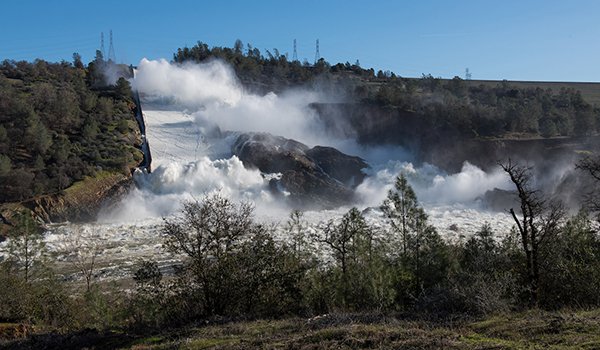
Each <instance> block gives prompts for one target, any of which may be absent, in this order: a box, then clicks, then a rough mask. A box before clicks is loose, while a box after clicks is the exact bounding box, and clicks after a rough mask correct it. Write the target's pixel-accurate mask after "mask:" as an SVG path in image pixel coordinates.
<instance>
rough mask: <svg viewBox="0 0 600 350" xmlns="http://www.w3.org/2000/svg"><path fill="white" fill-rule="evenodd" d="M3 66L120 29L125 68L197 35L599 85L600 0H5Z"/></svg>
mask: <svg viewBox="0 0 600 350" xmlns="http://www.w3.org/2000/svg"><path fill="white" fill-rule="evenodd" d="M1 17H2V19H1V20H0V59H7V58H8V59H16V60H21V59H24V60H33V59H35V58H43V59H46V60H49V61H60V60H62V59H65V60H68V61H71V57H72V53H73V52H75V51H77V52H79V53H80V54H81V55H82V56H83V59H84V61H85V62H88V61H90V60H91V59H92V58H93V56H94V52H95V50H96V49H97V48H99V46H100V32H104V35H105V46H106V51H107V52H108V44H109V42H108V32H109V30H110V29H112V30H113V35H114V47H115V51H116V56H117V61H119V62H125V63H134V64H135V63H136V62H139V60H140V59H141V58H143V57H147V58H149V59H156V58H166V59H171V58H172V54H173V52H175V51H176V49H177V48H178V47H182V46H185V45H188V46H192V45H194V44H195V43H196V42H197V41H198V40H200V41H204V42H206V43H207V44H209V45H210V46H232V45H233V43H234V41H235V40H236V39H238V38H239V39H241V40H242V41H243V42H244V44H245V43H251V44H252V45H253V46H255V47H258V48H259V49H260V50H261V51H262V52H263V53H264V50H265V49H270V50H271V49H273V48H277V49H279V51H280V52H281V53H285V52H288V53H289V55H290V57H291V55H292V52H293V40H294V39H297V42H298V57H299V58H300V59H304V58H306V59H308V60H309V61H311V62H312V60H313V59H314V56H315V40H316V39H317V38H318V39H319V41H320V52H321V56H322V57H324V58H325V59H326V60H327V61H329V62H330V63H337V62H346V61H349V62H351V63H354V62H355V61H356V60H357V59H358V60H359V61H360V63H361V65H362V66H363V67H367V68H369V67H373V68H375V69H376V70H378V69H382V70H391V71H393V72H395V73H397V74H399V75H401V76H407V77H418V76H421V74H422V73H425V74H429V73H430V74H432V75H433V76H436V77H437V76H441V77H444V78H451V77H453V76H455V75H458V76H464V73H465V68H467V67H468V68H469V69H470V71H471V72H472V75H473V79H509V80H550V81H600V1H595V0H562V1H557V0H530V1H527V0H521V1H516V0H502V1H498V0H496V1H488V0H472V1H467V0H465V1H461V0H454V1H452V0H446V1H443V0H438V1H434V0H414V1H401V0H398V1H385V0H372V1H353V0H347V1H327V0H320V1H313V0H302V1H284V0H276V1H272V0H265V1H261V0H247V1H242V0H239V1H225V0H223V1H217V0H212V1H186V0H179V1H166V0H162V1H152V0H146V1H116V0H105V1H83V0H80V1H67V0H64V1H60V0H55V1H48V0H45V1H43V0H40V1H32V0H18V1H17V0H14V1H6V2H3V3H2V16H1Z"/></svg>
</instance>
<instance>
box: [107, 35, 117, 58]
mask: <svg viewBox="0 0 600 350" xmlns="http://www.w3.org/2000/svg"><path fill="white" fill-rule="evenodd" d="M108 59H109V60H110V61H113V63H117V58H116V57H115V47H114V46H113V35H112V29H111V30H110V45H109V47H108Z"/></svg>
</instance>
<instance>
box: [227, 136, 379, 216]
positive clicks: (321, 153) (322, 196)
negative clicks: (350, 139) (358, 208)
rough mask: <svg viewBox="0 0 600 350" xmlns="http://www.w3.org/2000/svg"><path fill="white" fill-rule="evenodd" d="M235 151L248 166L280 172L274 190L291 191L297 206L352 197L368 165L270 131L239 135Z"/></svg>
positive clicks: (333, 202)
mask: <svg viewBox="0 0 600 350" xmlns="http://www.w3.org/2000/svg"><path fill="white" fill-rule="evenodd" d="M232 152H233V154H234V155H236V156H237V157H238V158H240V160H241V161H242V162H243V163H244V165H245V166H246V167H253V168H258V169H259V170H260V171H261V172H263V173H281V175H282V176H281V177H280V178H277V179H272V180H271V182H270V186H271V189H272V190H273V192H275V193H279V194H281V195H284V194H285V195H288V199H289V201H290V202H291V203H290V204H292V205H293V206H295V207H300V208H306V207H309V206H311V207H321V208H332V207H337V206H340V205H343V204H347V203H349V202H350V201H352V199H353V197H354V188H355V187H356V186H357V185H358V184H360V183H361V182H362V180H363V179H364V176H365V175H364V174H363V173H362V171H361V170H362V169H364V168H367V167H368V165H367V164H366V163H365V162H364V161H363V160H362V159H361V158H358V157H353V156H349V155H347V154H344V153H342V152H340V151H338V150H336V149H335V148H331V147H320V146H317V147H314V148H312V149H309V148H308V147H307V146H306V145H304V144H302V143H300V142H297V141H294V140H290V139H286V138H284V137H280V136H273V135H270V134H267V133H246V134H242V135H240V136H239V137H238V139H237V140H236V142H235V143H234V145H233V147H232Z"/></svg>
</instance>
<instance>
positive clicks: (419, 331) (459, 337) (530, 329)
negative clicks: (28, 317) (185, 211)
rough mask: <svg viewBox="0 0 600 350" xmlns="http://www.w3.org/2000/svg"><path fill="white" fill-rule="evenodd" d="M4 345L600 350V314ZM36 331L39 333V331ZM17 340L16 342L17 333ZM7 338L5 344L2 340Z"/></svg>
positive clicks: (295, 324)
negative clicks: (599, 349)
mask: <svg viewBox="0 0 600 350" xmlns="http://www.w3.org/2000/svg"><path fill="white" fill-rule="evenodd" d="M12 328H15V329H17V331H16V333H11V332H9V331H6V332H4V333H3V334H2V333H0V346H5V347H6V348H8V349H17V348H34V347H35V346H36V345H40V344H42V341H43V340H46V343H45V344H46V345H48V344H49V343H48V342H47V340H48V339H52V342H51V344H52V345H54V346H56V347H57V348H64V349H74V348H80V347H81V346H89V348H98V349H99V348H103V349H137V350H141V349H144V350H159V349H357V348H362V349H598V348H600V309H596V310H591V311H579V312H573V311H561V312H545V311H540V310H530V311H527V312H521V313H510V314H503V315H497V316H491V317H488V318H484V319H480V320H463V321H460V320H459V321H449V320H445V321H426V320H418V319H417V320H414V319H413V320H410V319H402V318H399V317H390V316H383V315H364V314H363V315H349V314H337V315H325V316H319V317H315V318H311V319H302V318H291V319H282V320H258V321H245V322H229V323H223V324H214V325H211V324H208V325H202V326H197V327H190V328H186V329H178V330H171V331H164V332H162V333H160V334H155V335H152V336H145V337H140V336H136V335H132V334H124V333H120V332H106V333H95V332H92V333H90V332H83V333H78V334H75V335H74V334H70V335H68V336H62V337H61V336H59V335H56V334H55V335H47V334H46V335H41V334H38V335H33V336H31V337H30V338H28V339H27V340H19V339H15V338H18V337H19V336H20V333H19V327H18V325H11V324H3V325H2V324H0V329H12ZM32 332H33V333H35V330H32ZM11 334H13V335H15V337H14V338H12V339H10V338H11V337H10V335H11ZM1 335H4V340H2V339H1Z"/></svg>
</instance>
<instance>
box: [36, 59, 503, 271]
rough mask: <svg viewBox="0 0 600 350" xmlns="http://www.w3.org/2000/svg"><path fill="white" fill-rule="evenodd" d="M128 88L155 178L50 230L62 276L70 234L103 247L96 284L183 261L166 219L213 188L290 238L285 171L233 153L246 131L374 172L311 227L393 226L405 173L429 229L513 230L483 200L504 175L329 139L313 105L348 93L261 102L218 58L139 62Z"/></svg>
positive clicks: (310, 92) (302, 93)
mask: <svg viewBox="0 0 600 350" xmlns="http://www.w3.org/2000/svg"><path fill="white" fill-rule="evenodd" d="M132 84H133V86H134V87H135V88H137V89H138V91H139V92H140V94H141V96H142V104H143V108H144V116H145V121H146V133H147V139H148V141H149V145H150V147H151V149H152V156H153V163H152V168H153V172H152V173H150V174H147V173H144V172H141V171H137V172H136V173H135V175H134V176H135V182H136V187H135V188H134V189H132V190H131V191H130V193H129V195H128V196H127V197H126V198H124V199H123V200H122V202H121V203H119V204H118V205H117V206H116V207H113V208H111V209H107V210H105V211H104V212H102V213H101V214H100V215H99V218H98V220H97V222H95V223H89V224H81V225H80V224H69V223H66V224H60V225H58V224H57V225H54V226H52V227H51V228H50V229H49V231H48V232H47V234H46V236H45V237H46V243H47V246H48V248H49V250H50V251H52V252H53V253H54V255H55V256H56V257H57V260H58V261H59V264H61V265H63V266H64V267H65V271H68V268H67V266H69V261H70V260H71V259H73V245H72V244H70V242H72V239H70V238H69V237H71V236H73V235H79V236H82V237H83V238H84V239H86V240H87V241H89V242H93V244H96V245H98V246H99V247H100V252H101V253H100V254H99V256H98V258H97V259H98V261H99V262H98V266H100V268H99V269H98V271H99V275H100V276H99V278H108V279H114V278H119V277H122V276H126V275H128V274H129V273H131V270H132V269H133V267H134V265H135V263H136V262H137V261H138V260H139V259H140V258H153V259H157V260H158V261H159V262H160V264H161V265H162V266H168V265H169V264H171V263H172V262H173V261H175V260H177V259H178V257H176V256H170V255H169V254H167V253H165V252H164V251H163V250H162V248H161V246H162V244H161V243H162V238H161V236H160V227H161V224H162V218H163V217H168V216H170V215H176V214H177V212H178V209H179V208H180V206H181V202H182V201H183V200H194V199H198V198H201V197H202V196H204V195H206V194H208V193H212V192H217V191H218V192H220V193H221V194H223V195H226V196H228V197H231V198H232V199H234V200H250V201H252V202H254V203H255V206H256V211H255V216H256V219H257V220H258V221H261V222H266V223H273V224H276V225H278V227H279V229H278V230H279V231H278V232H281V237H282V239H285V237H284V236H285V233H284V232H283V231H284V230H283V228H284V226H285V223H286V221H287V218H288V215H289V213H290V211H291V210H292V208H291V206H289V205H288V204H287V203H289V202H288V201H286V195H288V193H287V192H286V189H285V188H279V191H280V192H281V193H280V195H278V194H276V193H275V194H274V190H273V186H269V183H270V181H271V180H273V179H277V177H278V176H281V174H277V173H270V174H267V173H261V172H260V171H259V170H258V169H252V168H249V167H244V164H243V162H242V161H241V160H240V159H239V158H238V157H237V156H235V155H233V153H232V146H233V144H234V142H235V141H236V139H237V138H238V137H239V135H241V134H242V133H250V132H265V133H269V134H271V135H277V136H282V137H285V138H288V139H293V140H297V141H299V142H302V143H303V144H305V145H307V147H313V146H316V145H321V146H330V147H335V148H337V149H338V150H340V151H342V152H344V153H346V154H348V155H353V156H359V157H361V158H363V159H364V160H365V161H366V162H367V163H368V165H369V166H370V168H366V169H365V170H364V171H365V173H366V177H365V178H364V180H363V181H362V183H360V184H358V185H357V186H356V187H355V188H354V189H353V190H354V198H355V200H354V201H353V202H351V203H347V204H346V205H344V206H342V207H338V208H337V209H330V210H314V211H310V210H308V211H306V212H305V219H306V220H307V221H308V222H309V224H310V226H311V228H310V229H312V230H315V229H318V226H319V224H320V223H322V222H324V221H326V220H329V219H330V218H335V217H340V216H341V215H342V214H343V213H345V212H346V211H347V210H348V209H349V208H350V207H351V206H357V207H358V208H359V209H361V210H364V212H365V215H366V217H367V219H368V221H369V222H370V223H371V224H372V225H374V226H375V227H377V228H378V229H381V230H385V229H387V226H386V224H385V220H383V217H382V215H381V212H380V211H379V210H378V206H379V205H380V204H381V203H382V201H383V199H384V198H385V196H386V194H387V191H388V190H389V189H390V188H391V187H392V184H393V181H394V179H395V177H396V176H397V175H398V174H399V173H400V172H404V173H405V175H406V176H407V178H408V179H409V182H410V183H411V185H412V186H413V188H414V189H415V192H416V194H417V196H418V198H419V200H420V202H421V203H422V205H423V206H424V208H425V209H426V212H427V214H428V215H429V220H430V223H431V224H433V225H434V226H435V227H436V228H437V229H438V231H439V232H440V233H442V235H443V236H444V237H447V238H448V239H450V240H454V239H459V238H460V237H461V236H469V235H470V234H472V233H474V232H475V231H477V230H478V229H479V228H480V227H481V226H482V224H483V223H484V222H488V223H490V225H491V226H492V228H493V229H494V231H495V232H496V233H497V234H503V233H505V232H508V230H510V227H511V226H512V219H511V218H510V217H509V215H508V214H507V213H506V211H502V210H500V211H488V210H487V209H485V208H484V206H483V204H482V200H481V198H482V196H483V195H484V194H485V193H486V192H487V191H490V190H493V189H495V188H499V189H511V185H510V183H509V180H508V178H507V177H506V176H505V175H504V174H503V173H502V172H501V171H500V170H498V171H496V172H493V173H486V172H484V171H483V170H481V169H479V168H477V167H476V166H473V165H471V164H469V163H468V162H465V163H464V166H463V168H462V171H461V172H459V173H455V174H447V173H444V172H443V171H440V170H439V169H438V168H436V167H435V166H434V165H429V164H420V165H418V166H417V165H414V164H413V163H411V160H412V158H411V157H410V155H409V154H407V152H406V151H403V150H401V149H398V148H386V147H379V148H373V147H371V148H364V147H362V146H360V145H358V144H357V143H356V142H355V141H354V140H352V139H336V138H334V137H332V136H331V135H328V134H327V131H326V130H324V128H323V126H322V125H320V124H319V119H318V116H317V115H316V112H315V111H314V110H312V109H311V108H309V104H310V103H313V102H336V101H342V100H343V99H344V96H343V94H342V93H336V92H335V89H332V88H330V87H328V88H311V89H305V90H301V89H298V90H293V91H287V92H285V93H282V94H279V95H277V94H274V93H269V94H266V95H264V96H263V95H257V94H252V93H248V92H246V91H245V90H244V88H243V87H242V86H241V85H240V83H239V82H238V80H237V78H236V77H235V74H234V73H233V72H232V70H231V68H230V67H228V66H227V65H225V64H223V63H221V62H219V61H212V62H209V63H206V64H201V65H173V64H170V63H168V62H167V61H164V60H161V61H149V60H142V61H141V62H140V64H139V66H138V69H137V71H136V78H135V80H134V81H132ZM505 209H507V208H505ZM90 244H92V243H90ZM76 276H77V275H76V274H74V275H73V277H74V278H76Z"/></svg>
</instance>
